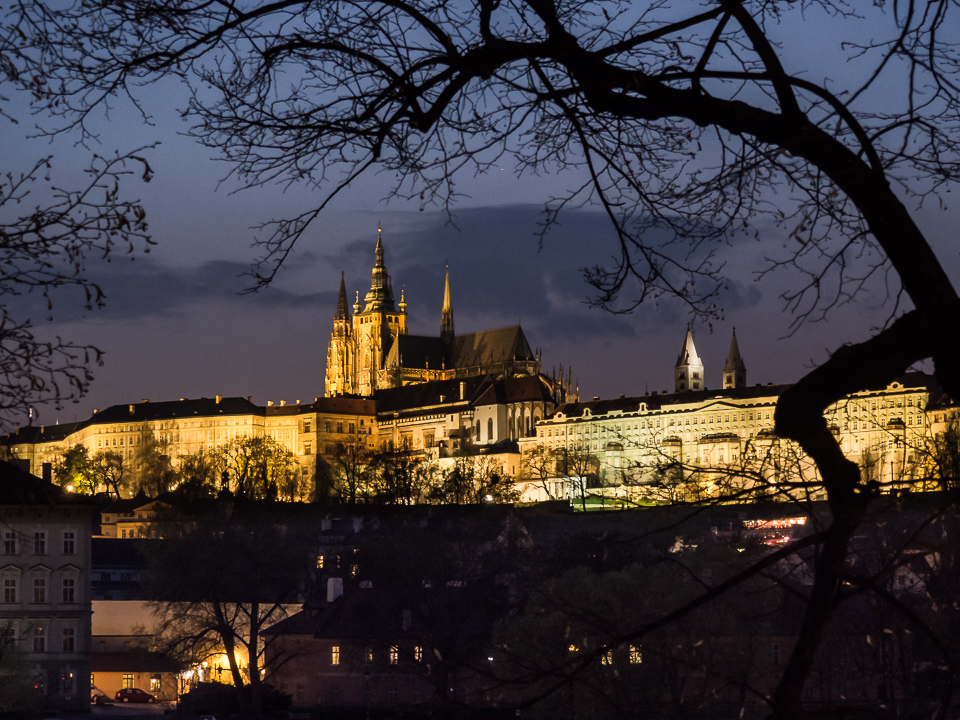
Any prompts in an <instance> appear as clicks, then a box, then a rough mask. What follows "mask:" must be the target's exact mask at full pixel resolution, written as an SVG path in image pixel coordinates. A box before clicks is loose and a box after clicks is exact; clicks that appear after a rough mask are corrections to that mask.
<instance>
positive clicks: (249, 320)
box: [0, 57, 960, 424]
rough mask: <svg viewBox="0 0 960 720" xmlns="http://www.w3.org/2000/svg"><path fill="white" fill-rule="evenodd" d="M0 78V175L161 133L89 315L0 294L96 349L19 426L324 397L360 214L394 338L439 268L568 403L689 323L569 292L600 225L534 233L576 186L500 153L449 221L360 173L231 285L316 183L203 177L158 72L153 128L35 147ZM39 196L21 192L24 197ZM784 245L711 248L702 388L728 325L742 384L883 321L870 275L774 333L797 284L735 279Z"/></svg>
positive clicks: (175, 93) (768, 230)
mask: <svg viewBox="0 0 960 720" xmlns="http://www.w3.org/2000/svg"><path fill="white" fill-rule="evenodd" d="M788 60H789V57H788ZM4 91H5V92H4V94H6V95H7V96H8V97H9V98H11V99H10V100H9V101H8V102H6V103H5V104H4V106H3V108H4V109H5V110H6V111H7V112H8V113H11V114H13V115H15V116H16V117H18V118H19V119H20V120H21V123H20V124H19V125H14V124H12V123H10V122H6V121H2V122H3V124H2V125H0V146H2V147H3V149H4V153H3V154H4V160H5V161H6V163H5V167H4V171H5V172H6V171H9V172H13V173H19V172H23V171H25V170H26V169H28V166H29V165H30V164H32V161H34V160H35V159H36V158H37V157H39V156H42V155H46V154H53V155H54V169H53V176H52V177H53V181H54V182H57V183H59V184H61V185H64V186H70V185H71V183H72V182H74V183H75V180H76V178H77V177H78V173H79V171H80V169H81V168H82V166H83V164H84V162H85V161H86V158H88V157H89V153H90V152H101V153H105V154H109V153H110V152H112V151H113V150H114V149H123V150H129V149H133V148H135V147H139V146H141V145H145V144H148V143H151V142H154V141H156V140H160V141H161V142H162V145H161V146H160V147H158V148H156V149H154V150H150V151H148V155H147V156H148V157H149V159H150V162H151V164H152V166H153V169H154V171H155V173H156V176H155V179H154V180H153V181H152V182H151V183H149V184H144V183H142V182H139V181H138V180H136V179H135V178H132V179H131V180H130V181H129V182H128V183H127V184H126V186H125V187H124V189H123V192H124V193H125V195H126V196H127V197H139V198H141V199H142V201H143V204H144V206H145V208H146V210H147V213H148V218H149V221H150V224H151V231H152V235H153V239H154V240H155V241H156V242H157V245H156V246H155V247H154V248H152V250H151V252H150V253H149V254H142V253H138V254H136V255H135V256H134V257H133V260H132V261H131V259H130V258H128V257H127V256H118V257H114V258H113V259H112V260H111V262H109V263H105V262H102V261H92V262H91V264H90V265H89V267H88V271H89V274H90V275H91V276H92V277H93V278H95V279H96V280H97V281H98V282H99V283H100V284H101V286H102V288H103V289H104V291H105V293H106V296H107V306H106V308H105V309H102V310H95V311H85V310H83V308H82V302H81V300H80V299H79V298H76V297H72V296H71V295H70V294H69V293H61V294H59V295H56V296H55V297H54V303H55V304H54V309H53V313H52V320H48V319H46V318H47V312H46V308H45V305H44V303H43V302H42V301H41V299H40V298H38V297H32V298H31V297H28V298H22V299H21V300H20V301H18V307H19V308H23V309H24V310H25V311H26V312H27V313H28V314H29V315H30V316H31V317H33V318H34V320H35V323H36V325H37V327H38V334H40V335H48V334H49V335H61V336H63V337H65V338H69V339H73V340H76V341H79V342H86V343H91V344H94V345H96V346H98V347H99V348H101V349H102V350H103V351H105V353H106V355H105V360H104V365H103V367H100V368H96V370H95V376H96V379H95V382H94V384H93V386H92V388H91V390H90V393H89V394H88V395H87V396H86V397H85V398H83V399H82V400H81V401H80V402H79V403H78V404H68V405H66V406H64V407H63V408H62V409H61V410H59V411H57V410H55V409H54V408H53V407H42V408H39V413H40V419H39V420H38V421H37V422H40V423H45V424H49V423H53V422H57V421H60V422H71V421H74V420H80V419H84V418H86V417H88V416H89V414H90V413H91V412H92V410H93V409H94V408H104V407H107V406H109V405H112V404H117V403H127V402H138V401H140V400H141V399H142V398H150V399H151V400H156V401H159V400H170V399H176V398H179V397H201V396H207V397H209V396H213V395H215V394H222V395H243V396H247V395H252V396H253V399H254V401H255V402H257V403H260V404H265V403H266V402H267V401H268V400H273V401H280V400H286V401H287V402H294V401H296V400H297V399H300V400H301V401H303V402H309V401H312V400H313V398H314V397H316V396H318V395H322V393H323V375H324V362H325V358H326V349H327V342H328V339H329V336H330V330H331V327H332V319H333V314H334V311H335V309H336V296H337V290H338V287H339V280H340V272H341V270H342V271H344V272H345V274H346V284H347V290H348V294H349V299H350V301H351V304H352V301H353V298H354V295H355V293H356V291H358V290H359V291H360V294H361V298H362V297H363V294H364V293H365V292H366V290H367V289H368V288H369V283H370V268H371V266H372V265H373V261H374V247H375V243H376V236H377V228H378V226H380V227H382V228H383V240H384V246H385V249H386V263H387V267H388V269H389V272H390V274H391V276H392V278H393V283H394V290H395V294H396V295H397V297H398V299H399V294H400V290H401V289H404V290H405V295H406V300H407V302H408V304H409V307H408V323H409V331H410V332H412V333H422V334H438V333H439V327H440V308H441V302H442V297H443V272H444V266H445V265H446V264H449V267H450V277H451V287H452V297H453V306H454V315H455V321H456V329H457V331H458V332H461V333H463V332H471V331H475V330H482V329H488V328H495V327H502V326H505V325H511V324H515V323H517V322H521V323H522V325H523V327H524V330H525V332H526V334H527V338H528V340H529V341H530V343H531V345H532V346H534V347H536V348H541V349H542V351H543V361H544V368H545V370H546V371H547V372H550V371H551V370H552V368H554V367H556V366H559V365H563V367H564V368H568V367H572V368H573V376H574V378H575V380H577V381H578V382H579V386H580V392H581V397H582V398H590V397H591V396H594V395H598V396H601V397H611V396H618V395H620V394H625V395H628V396H629V395H638V394H643V393H645V392H646V391H648V390H649V391H653V390H657V391H662V390H672V367H673V364H674V362H675V361H676V357H677V354H678V352H679V351H680V349H681V345H682V342H683V336H684V331H685V328H686V324H687V322H688V321H689V320H690V316H689V314H688V313H687V311H686V310H685V308H684V307H683V306H681V305H680V304H678V303H676V302H673V301H664V302H661V303H659V304H651V305H649V306H645V307H643V308H641V309H640V310H638V311H637V312H634V313H632V314H627V315H614V314H610V313H608V312H604V311H603V310H600V309H597V308H592V307H590V306H589V304H588V302H587V301H588V300H589V298H590V297H591V296H592V295H593V290H592V288H590V287H589V286H588V285H587V284H586V283H585V281H584V280H583V276H582V273H581V268H583V267H584V266H587V265H592V264H596V263H598V262H599V263H602V262H604V261H605V260H606V259H607V258H609V257H611V255H612V254H613V253H614V252H615V251H616V248H615V246H614V244H613V236H612V232H611V230H610V228H609V226H608V224H607V221H606V219H605V218H604V217H603V216H602V215H601V214H600V213H599V212H593V211H590V210H579V211H570V212H567V213H566V214H564V215H563V216H561V222H562V225H561V227H559V228H556V229H555V230H554V231H553V232H552V233H551V234H550V235H549V236H548V237H547V239H546V241H545V242H544V245H543V247H542V249H541V248H539V246H538V240H537V237H536V233H537V223H538V221H539V220H541V218H542V216H541V210H542V208H543V203H544V202H545V201H546V200H547V199H548V198H549V197H551V196H555V195H560V194H562V193H563V191H564V189H566V188H568V187H572V186H576V185H578V184H579V183H580V178H578V177H576V176H574V175H570V176H563V175H560V176H550V177H534V176H526V175H525V176H521V177H519V178H518V177H517V176H516V173H515V171H514V168H513V166H512V165H511V164H510V162H509V161H505V162H504V165H503V168H502V169H501V170H500V172H499V173H496V172H494V173H490V174H487V175H482V176H479V177H472V176H470V177H468V176H465V177H463V178H461V180H460V184H459V185H458V190H459V191H460V192H462V193H464V194H466V195H467V196H468V197H467V198H466V199H465V200H463V201H462V202H460V203H459V204H458V205H457V206H456V207H455V208H454V211H453V212H454V216H453V217H448V216H447V215H446V214H445V213H443V212H441V211H439V210H436V209H429V208H428V209H426V210H424V211H421V210H420V209H419V206H418V205H417V204H412V203H411V204H406V203H403V202H401V201H397V200H393V201H389V202H388V201H384V200H383V197H384V194H385V193H386V190H387V188H388V187H389V178H385V177H377V176H370V178H369V179H368V180H367V181H366V182H363V183H358V184H357V185H356V186H355V187H352V188H351V189H350V191H349V192H347V193H345V194H344V195H343V196H342V197H341V198H340V199H338V200H337V202H336V203H335V204H334V206H333V207H332V209H331V210H330V211H329V212H328V213H327V214H326V215H324V216H322V217H321V219H320V221H319V222H318V224H317V225H315V226H314V227H313V228H311V229H310V230H309V231H308V233H307V235H306V237H305V238H304V240H303V241H302V242H301V244H300V245H299V246H298V247H297V249H296V251H295V252H294V254H293V255H292V256H291V258H290V261H289V263H288V265H287V267H286V268H285V269H284V270H283V271H282V272H281V274H280V276H279V279H278V280H277V281H276V282H275V284H274V285H273V286H272V287H270V288H269V289H267V290H264V291H261V292H259V293H256V294H241V291H242V290H243V289H244V288H245V287H247V286H249V284H250V278H249V277H244V274H245V273H248V272H249V270H250V263H251V261H252V260H253V259H254V258H255V257H256V256H257V250H256V249H253V248H251V242H252V240H253V238H254V235H255V233H254V231H253V230H252V229H251V226H253V225H255V224H257V223H260V222H264V221H266V220H269V219H271V218H275V217H282V216H285V215H289V214H292V213H295V212H299V211H302V210H304V209H306V208H307V207H309V205H310V203H311V202H315V201H316V200H317V199H318V197H319V196H318V195H316V194H311V193H310V192H308V191H307V190H306V189H305V188H298V187H294V188H291V189H288V190H287V191H286V192H283V191H281V189H279V188H261V189H254V190H244V191H241V192H235V191H236V190H237V186H236V185H235V184H232V182H231V181H227V182H224V183H222V184H220V183H219V180H220V179H221V178H223V177H224V176H225V175H226V173H227V170H228V168H227V167H226V166H225V165H223V164H222V163H219V162H218V161H216V160H215V159H213V158H212V151H211V150H208V149H206V148H203V147H201V146H200V145H198V144H196V143H195V142H194V141H192V140H190V139H189V138H186V137H183V136H182V135H180V134H179V133H182V132H184V131H185V130H186V128H187V126H186V124H185V121H183V120H182V119H181V118H180V114H179V112H178V111H177V108H178V107H181V106H182V105H184V104H185V98H186V95H185V92H184V90H183V89H182V88H181V87H179V86H178V85H176V84H174V83H172V82H163V83H160V84H158V85H155V86H152V87H150V88H149V89H148V90H147V91H146V92H145V93H144V94H143V98H144V102H145V105H144V107H145V109H146V112H147V113H148V114H149V115H150V116H151V119H152V124H146V123H144V122H143V119H142V118H140V117H139V116H138V114H137V112H136V111H134V110H133V109H132V108H130V107H129V106H126V105H122V104H120V105H118V106H117V108H115V109H114V110H112V111H111V113H110V115H109V117H107V118H101V119H99V120H98V123H99V125H98V126H97V129H98V130H99V131H100V137H99V141H100V145H99V146H96V145H90V147H88V148H84V147H82V146H78V145H77V144H76V138H75V137H61V138H59V139H57V140H55V141H54V142H53V143H50V142H49V141H48V140H46V139H37V138H34V139H28V138H27V135H29V134H30V133H31V132H32V131H33V126H34V123H35V122H41V123H45V121H44V120H43V119H42V118H31V117H30V116H29V114H28V111H27V108H26V106H25V104H24V102H25V100H24V99H23V98H22V97H19V96H17V95H16V94H15V93H11V92H9V88H4ZM46 124H47V125H49V123H46ZM946 199H947V200H949V199H950V198H949V196H947V197H946ZM42 200H43V192H42V188H40V187H38V188H37V192H36V194H35V196H34V198H33V201H32V202H30V201H28V203H27V204H28V205H33V204H38V203H41V202H42ZM916 204H917V203H916V202H913V203H912V204H910V205H909V206H910V207H911V208H913V207H915V206H916ZM8 212H9V210H8ZM917 217H919V218H920V221H921V225H922V227H923V228H924V229H925V230H926V231H927V233H928V238H929V239H930V241H931V242H932V243H933V244H934V247H935V249H936V250H937V252H938V254H939V256H940V258H941V261H942V262H943V263H944V264H945V265H946V267H947V270H948V272H949V273H950V274H951V276H954V277H956V276H957V275H958V273H960V266H958V258H957V249H956V243H955V242H954V238H955V235H956V233H955V228H956V227H957V225H958V221H960V216H958V214H957V213H956V212H955V211H954V210H953V209H952V207H951V206H950V205H949V203H947V204H946V206H945V208H942V207H941V206H939V205H938V204H937V203H934V202H928V203H927V204H926V205H925V206H924V207H923V208H922V209H918V210H917ZM754 230H755V231H756V233H757V235H756V238H757V239H755V237H754V235H753V234H752V233H753V231H754ZM790 242H791V241H790V240H789V239H787V232H786V231H784V230H782V229H780V228H776V227H772V226H770V225H767V224H761V225H759V226H757V227H755V228H751V234H749V235H744V236H739V237H734V238H730V240H729V242H728V243H727V244H724V245H721V246H719V253H720V255H721V257H722V258H723V259H724V260H726V262H727V266H726V274H727V276H728V277H729V287H728V288H727V289H726V290H725V291H724V294H723V295H722V297H721V304H722V306H723V309H724V310H723V320H722V321H718V322H715V323H714V324H713V326H712V328H711V327H709V326H707V325H704V324H695V325H694V333H695V339H696V343H697V348H698V350H699V352H700V355H701V357H702V359H703V362H704V365H705V370H706V375H707V386H708V387H718V386H719V385H720V371H721V368H722V366H723V362H724V360H725V358H726V354H727V350H728V348H729V343H730V334H731V332H732V329H733V327H734V326H735V327H736V328H737V336H738V339H739V343H740V348H741V351H742V353H743V356H744V360H745V362H746V365H747V371H748V377H747V381H748V383H749V384H754V383H764V384H765V383H784V382H793V381H795V380H796V379H798V378H799V377H800V376H801V375H802V374H803V373H804V371H805V370H806V369H808V368H810V367H812V366H813V365H814V364H816V363H818V362H822V361H823V360H824V359H825V358H826V357H827V353H828V352H829V351H832V350H834V349H836V348H837V347H838V346H839V345H840V344H842V343H844V342H851V341H860V340H864V339H866V338H867V337H869V335H870V334H871V329H873V328H876V327H878V326H880V325H882V324H883V323H884V322H886V321H887V320H888V319H889V317H890V314H891V312H892V311H893V304H892V303H891V302H890V300H889V299H888V298H887V294H888V293H887V290H888V288H887V287H885V286H884V284H883V283H882V282H877V283H875V284H874V285H872V286H871V287H870V288H869V290H868V292H867V293H866V294H864V295H863V296H862V297H861V298H860V300H859V301H858V302H857V303H855V304H851V305H847V306H845V307H841V308H838V309H837V310H836V311H835V312H834V313H833V314H831V315H830V316H829V318H828V320H827V321H825V322H818V323H811V324H807V325H803V326H802V327H800V328H799V330H797V331H796V332H795V333H793V334H792V335H790V336H788V334H789V333H790V324H791V320H792V318H791V316H789V315H785V314H784V306H783V303H782V301H780V300H779V299H778V296H779V294H780V292H782V291H783V289H784V288H785V287H789V286H790V285H791V283H794V282H796V281H797V278H795V277H792V276H790V275H789V274H788V273H783V274H781V275H777V276H774V277H773V278H767V279H766V280H764V281H763V282H756V281H755V276H754V273H755V272H756V270H758V269H759V268H760V267H761V266H762V263H763V259H764V257H765V256H776V255H777V253H779V252H787V251H789V243H790Z"/></svg>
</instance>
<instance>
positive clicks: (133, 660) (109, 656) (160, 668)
mask: <svg viewBox="0 0 960 720" xmlns="http://www.w3.org/2000/svg"><path fill="white" fill-rule="evenodd" d="M182 667H183V666H182V664H181V663H178V662H177V661H176V660H174V659H173V658H171V657H169V656H167V655H164V654H163V653H158V652H149V651H147V650H126V651H123V650H119V651H113V652H92V653H90V671H91V672H94V673H98V672H99V673H105V672H145V673H162V672H178V671H179V670H181V669H182Z"/></svg>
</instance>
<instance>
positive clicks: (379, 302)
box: [353, 228, 407, 395]
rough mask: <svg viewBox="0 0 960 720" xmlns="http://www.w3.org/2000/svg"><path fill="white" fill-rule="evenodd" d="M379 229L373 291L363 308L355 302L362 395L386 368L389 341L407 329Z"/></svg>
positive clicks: (359, 390) (358, 384)
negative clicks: (394, 291) (398, 304)
mask: <svg viewBox="0 0 960 720" xmlns="http://www.w3.org/2000/svg"><path fill="white" fill-rule="evenodd" d="M381 232H382V231H381V230H380V229H379V228H378V229H377V249H376V262H375V263H374V265H373V270H372V271H371V273H370V291H369V292H368V293H367V295H366V297H365V298H364V304H363V309H362V310H361V309H360V303H359V297H358V299H357V304H356V305H355V306H354V316H353V336H354V338H355V340H354V341H355V343H356V361H355V362H356V385H355V390H354V392H356V393H357V394H359V395H373V391H374V390H376V389H377V373H378V372H379V371H380V370H382V369H383V366H384V360H385V359H386V357H387V353H388V352H390V345H391V344H392V343H393V339H394V338H395V337H397V336H398V335H405V334H406V332H407V313H406V303H405V302H403V303H401V307H400V308H399V309H398V308H397V306H396V301H395V300H394V297H393V281H392V280H391V279H390V274H389V273H388V272H387V266H386V263H384V251H383V238H382V235H381Z"/></svg>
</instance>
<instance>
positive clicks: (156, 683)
mask: <svg viewBox="0 0 960 720" xmlns="http://www.w3.org/2000/svg"><path fill="white" fill-rule="evenodd" d="M161 679H162V678H161V676H160V675H159V674H157V675H151V676H150V692H152V693H156V692H160V682H161Z"/></svg>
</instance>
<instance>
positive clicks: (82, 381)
mask: <svg viewBox="0 0 960 720" xmlns="http://www.w3.org/2000/svg"><path fill="white" fill-rule="evenodd" d="M6 10H7V9H5V12H4V15H3V16H2V17H0V102H3V103H6V102H7V100H8V97H7V96H9V95H10V94H16V95H17V96H19V97H23V96H28V97H31V98H32V99H33V100H34V105H33V108H34V109H36V108H37V107H38V106H39V105H42V104H44V103H45V102H47V101H49V100H50V99H52V92H53V91H52V88H51V87H50V86H49V85H48V84H47V80H48V77H47V75H46V72H45V70H44V68H43V67H42V66H41V65H38V64H37V59H38V58H37V56H36V54H34V53H29V52H24V50H25V49H24V48H23V47H22V42H23V41H24V40H25V39H26V35H25V33H24V31H23V27H22V26H21V25H20V21H18V19H17V18H16V17H14V16H11V15H9V14H7V12H6ZM11 112H13V111H12V110H11V109H10V106H8V105H4V106H2V107H0V120H3V121H4V122H5V123H13V124H17V123H18V122H19V120H18V118H17V117H16V116H15V115H12V114H11ZM7 127H8V129H9V127H10V125H9V124H8V125H7ZM8 141H9V142H16V141H15V140H14V139H13V137H12V136H11V137H8ZM141 153H142V149H141V150H137V151H134V152H131V153H117V154H115V155H113V156H108V155H103V154H92V155H91V160H90V165H89V167H87V168H86V177H85V178H84V179H83V180H82V181H80V182H77V183H76V185H75V186H74V187H73V188H72V189H71V188H69V187H67V186H66V183H64V181H63V179H62V178H61V179H60V180H59V181H58V180H55V179H54V176H55V172H56V171H55V169H54V168H55V158H54V157H53V156H52V155H44V156H42V157H40V158H39V159H38V160H37V161H36V163H34V165H33V166H32V167H29V168H23V169H21V170H20V171H19V172H18V171H16V170H14V169H12V168H9V167H8V168H5V169H4V170H2V171H0V427H8V426H10V425H11V424H13V423H14V422H16V421H17V420H18V419H20V418H23V417H24V416H26V414H27V412H28V411H30V410H31V409H32V408H33V407H34V406H35V405H41V404H44V403H55V404H56V405H57V407H59V406H60V405H61V404H62V403H64V402H66V401H70V400H76V399H77V398H79V397H81V396H83V395H84V394H85V393H86V391H87V389H88V388H89V386H90V382H91V381H92V380H93V375H92V374H91V370H92V368H93V366H95V365H98V364H99V363H100V351H99V350H97V349H96V348H95V347H93V346H90V345H83V344H78V343H75V342H72V341H70V340H64V339H61V338H59V337H58V338H53V339H44V338H43V337H42V334H36V331H35V329H34V320H36V319H37V317H38V316H39V317H41V318H47V317H50V316H51V314H52V311H53V300H54V298H55V297H56V296H57V292H56V291H57V290H58V289H69V288H75V289H77V290H79V291H80V293H81V295H82V296H83V298H84V300H83V303H84V305H85V307H87V308H88V309H90V308H95V307H101V306H102V305H103V304H104V294H103V292H102V290H101V289H100V287H99V286H98V285H97V284H96V283H95V282H93V281H92V280H91V279H90V278H89V277H88V276H87V275H86V273H85V266H86V263H87V259H88V258H90V257H109V256H110V255H112V254H115V253H133V252H135V251H136V250H137V249H139V248H142V249H144V250H148V246H149V245H150V244H151V240H150V237H149V235H148V234H147V223H146V214H145V212H144V210H143V208H142V207H141V206H140V204H139V203H138V202H137V201H135V200H129V199H124V198H123V197H122V196H121V194H120V182H121V180H125V179H126V177H127V176H131V175H140V176H141V177H142V179H143V180H149V179H150V176H151V174H152V171H151V170H150V167H149V165H148V164H147V161H146V159H145V158H144V157H143V156H142V154H141ZM31 293H33V294H34V295H35V297H36V298H37V300H38V302H37V304H36V305H35V306H33V307H31V308H30V309H29V310H26V311H25V310H23V309H21V308H12V307H10V305H9V301H10V300H11V299H13V298H20V300H19V303H21V304H22V303H23V297H22V296H24V295H27V294H31ZM24 312H29V313H33V317H25V316H24Z"/></svg>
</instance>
